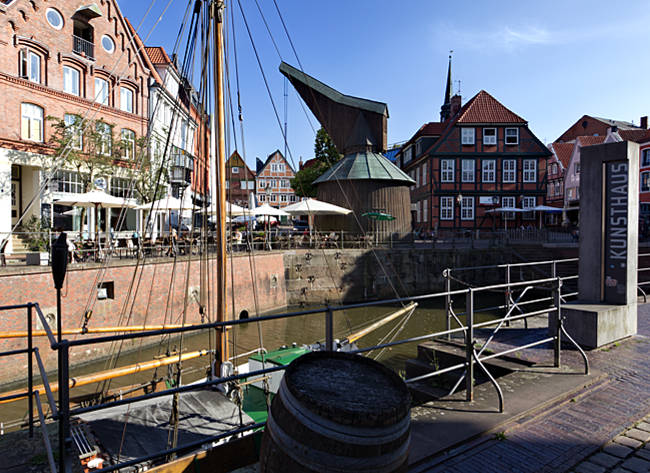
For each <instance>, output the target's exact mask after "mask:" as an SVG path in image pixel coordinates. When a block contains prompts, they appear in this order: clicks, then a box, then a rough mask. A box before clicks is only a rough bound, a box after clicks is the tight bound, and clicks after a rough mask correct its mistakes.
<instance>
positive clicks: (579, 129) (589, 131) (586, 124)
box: [555, 115, 648, 143]
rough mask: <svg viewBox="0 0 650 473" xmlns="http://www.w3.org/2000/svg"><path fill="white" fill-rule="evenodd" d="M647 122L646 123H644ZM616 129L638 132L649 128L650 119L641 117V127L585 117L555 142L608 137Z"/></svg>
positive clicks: (617, 121)
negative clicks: (581, 137) (649, 120)
mask: <svg viewBox="0 0 650 473" xmlns="http://www.w3.org/2000/svg"><path fill="white" fill-rule="evenodd" d="M644 120H645V122H644ZM611 127H615V128H616V129H618V130H621V131H623V130H638V129H640V128H641V129H646V128H648V117H641V125H640V126H637V125H635V124H634V123H630V122H626V121H622V120H612V119H611V118H601V117H593V116H591V115H583V116H582V117H581V118H580V119H578V121H576V122H575V123H574V124H573V125H571V126H570V127H569V129H568V130H567V131H565V132H564V133H562V135H561V136H560V137H559V138H558V139H557V140H555V142H556V143H561V142H568V141H573V140H575V139H576V138H577V137H578V136H606V135H607V131H608V130H609V129H610V128H611Z"/></svg>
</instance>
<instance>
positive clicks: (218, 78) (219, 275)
mask: <svg viewBox="0 0 650 473" xmlns="http://www.w3.org/2000/svg"><path fill="white" fill-rule="evenodd" d="M224 8H225V4H224V2H223V1H222V0H213V2H212V21H213V24H214V28H213V30H214V48H213V54H214V59H213V60H214V65H215V73H214V97H215V98H216V104H215V105H216V115H217V123H216V132H217V137H216V140H215V144H216V150H215V153H214V155H215V156H216V164H215V171H216V175H217V176H216V177H217V179H216V182H217V186H216V187H217V188H216V189H215V194H216V210H217V232H218V234H217V261H216V263H217V268H216V281H215V285H216V287H215V291H216V305H217V307H216V311H217V314H216V319H217V322H225V321H226V317H227V316H226V314H227V312H226V133H225V112H224V86H223V76H224V73H223V71H224V62H223V29H222V25H223V12H224ZM216 337H217V340H216V348H217V350H218V354H217V360H216V361H217V362H218V368H219V372H218V373H216V374H217V375H219V374H220V372H221V365H222V364H223V363H224V362H226V361H228V356H229V354H228V331H227V329H226V328H223V329H221V328H219V329H217V331H216Z"/></svg>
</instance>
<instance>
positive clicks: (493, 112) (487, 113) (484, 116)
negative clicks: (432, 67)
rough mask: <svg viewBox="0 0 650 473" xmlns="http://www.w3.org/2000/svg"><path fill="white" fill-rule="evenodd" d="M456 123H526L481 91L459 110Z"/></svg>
mask: <svg viewBox="0 0 650 473" xmlns="http://www.w3.org/2000/svg"><path fill="white" fill-rule="evenodd" d="M456 123H527V122H526V120H524V119H523V118H521V117H520V116H519V115H517V114H516V113H514V112H512V111H510V110H508V109H507V108H506V107H505V106H504V105H503V104H501V102H499V101H498V100H497V99H495V98H494V97H492V96H491V95H490V94H488V93H487V92H486V91H484V90H481V91H480V92H479V93H478V94H476V95H475V96H474V97H473V98H472V99H470V101H469V102H467V103H466V104H465V105H464V106H463V108H462V109H461V110H460V112H459V115H458V118H457V119H456Z"/></svg>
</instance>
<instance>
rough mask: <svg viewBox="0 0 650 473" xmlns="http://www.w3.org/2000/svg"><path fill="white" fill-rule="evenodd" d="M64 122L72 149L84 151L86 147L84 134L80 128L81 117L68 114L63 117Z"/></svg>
mask: <svg viewBox="0 0 650 473" xmlns="http://www.w3.org/2000/svg"><path fill="white" fill-rule="evenodd" d="M63 121H64V123H65V126H66V129H67V132H68V134H69V136H70V146H71V147H72V149H77V150H82V149H83V147H84V134H83V130H82V128H81V127H80V126H79V122H80V121H81V117H79V116H78V115H73V114H71V113H66V114H65V115H64V116H63Z"/></svg>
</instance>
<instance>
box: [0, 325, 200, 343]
mask: <svg viewBox="0 0 650 473" xmlns="http://www.w3.org/2000/svg"><path fill="white" fill-rule="evenodd" d="M182 327H189V325H180V324H169V325H125V326H121V327H95V328H88V329H85V330H84V329H82V328H66V329H63V330H62V334H63V335H83V334H86V333H117V332H146V331H148V330H165V329H170V328H182ZM27 335H28V334H27V332H26V331H18V332H0V339H3V338H24V337H27ZM46 335H47V332H45V330H34V331H32V337H45V336H46Z"/></svg>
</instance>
